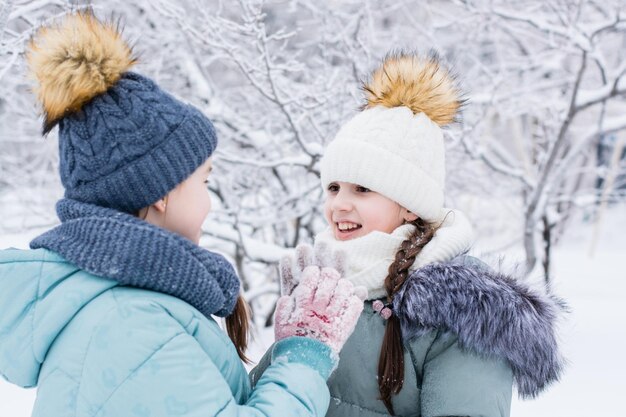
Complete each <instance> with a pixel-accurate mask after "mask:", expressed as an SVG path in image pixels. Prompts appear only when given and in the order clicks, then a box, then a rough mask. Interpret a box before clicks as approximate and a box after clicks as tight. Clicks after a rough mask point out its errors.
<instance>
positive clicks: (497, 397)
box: [250, 256, 563, 417]
mask: <svg viewBox="0 0 626 417" xmlns="http://www.w3.org/2000/svg"><path fill="white" fill-rule="evenodd" d="M562 306H563V304H562V302H561V301H560V300H558V299H556V298H553V297H548V296H544V295H541V294H538V293H536V292H534V291H532V290H530V289H529V288H526V287H525V286H524V285H522V284H520V283H519V282H517V281H515V280H514V279H512V278H511V277H508V276H505V275H501V274H497V273H495V272H494V271H493V270H490V269H489V268H487V267H485V266H484V264H482V263H480V261H477V260H475V259H474V258H470V257H466V256H464V257H458V258H456V259H454V260H452V261H450V262H446V263H439V264H431V265H427V266H425V267H423V268H421V269H419V270H417V271H415V272H414V273H413V274H412V275H411V276H410V278H409V279H408V280H407V282H406V284H405V286H404V287H403V288H402V290H401V291H400V292H399V293H398V294H397V295H396V297H395V299H394V314H397V315H398V317H399V318H400V322H401V324H402V332H403V338H404V342H405V349H404V365H405V370H404V384H403V388H402V390H401V391H400V393H398V394H397V395H394V396H393V397H392V403H393V406H394V410H395V413H396V415H397V416H406V417H408V416H412V417H418V416H422V417H435V416H437V417H442V416H483V417H508V416H509V414H510V406H511V396H512V386H513V383H515V384H516V385H517V390H518V393H519V394H520V396H522V397H533V396H535V395H537V394H538V393H539V392H540V391H541V390H542V389H543V388H544V387H545V386H546V385H547V384H549V383H550V382H553V381H555V380H557V379H558V377H559V375H560V373H561V370H562V360H561V358H560V356H559V354H558V351H557V346H556V341H555V340H556V339H555V335H554V321H555V319H556V316H557V314H558V312H559V311H560V310H561V309H562ZM384 331H385V321H384V319H383V318H381V317H380V315H379V314H378V313H376V312H375V311H373V309H372V303H371V302H367V303H366V305H365V308H364V310H363V313H362V314H361V317H360V318H359V321H358V323H357V326H356V329H355V331H354V333H353V334H352V335H351V337H350V338H349V339H348V341H347V342H346V344H345V346H344V347H343V350H342V351H341V353H340V361H339V365H338V368H337V369H336V370H335V372H334V373H333V375H331V377H330V379H329V380H328V385H329V388H330V394H331V402H330V408H329V410H328V413H327V416H332V417H335V416H337V417H339V416H341V417H356V416H359V417H375V416H387V415H389V413H388V412H387V409H386V408H385V405H384V404H383V402H382V401H381V400H379V399H378V398H379V393H378V383H377V377H376V375H377V366H378V358H379V354H380V347H381V344H382V339H383V335H384ZM268 360H269V358H268V357H264V358H263V359H262V360H261V361H260V362H259V364H258V365H257V367H256V368H255V369H254V370H253V371H252V372H251V374H250V377H251V379H252V383H253V384H255V383H256V381H257V380H258V379H259V378H260V376H261V374H262V373H263V370H264V369H265V368H266V367H267V366H268Z"/></svg>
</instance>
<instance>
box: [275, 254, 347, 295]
mask: <svg viewBox="0 0 626 417" xmlns="http://www.w3.org/2000/svg"><path fill="white" fill-rule="evenodd" d="M345 259H346V255H345V252H343V251H336V252H332V253H331V251H330V249H329V248H328V246H327V245H326V244H324V243H320V244H317V245H315V247H314V248H313V247H311V245H307V244H305V243H302V244H300V245H298V246H296V251H295V254H291V255H288V256H285V257H283V258H282V259H281V260H280V263H279V264H278V266H279V274H280V294H281V295H289V294H291V293H292V292H293V290H294V288H295V287H296V286H297V285H298V284H299V283H300V280H301V278H302V274H303V272H304V270H305V269H306V268H307V267H309V266H317V267H319V268H326V267H328V268H333V269H335V270H336V271H337V273H338V274H339V277H342V276H343V274H344V272H345Z"/></svg>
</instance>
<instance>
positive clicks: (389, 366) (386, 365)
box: [378, 218, 436, 415]
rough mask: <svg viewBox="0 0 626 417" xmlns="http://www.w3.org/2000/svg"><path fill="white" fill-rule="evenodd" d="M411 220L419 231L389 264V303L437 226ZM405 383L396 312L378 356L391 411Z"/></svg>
mask: <svg viewBox="0 0 626 417" xmlns="http://www.w3.org/2000/svg"><path fill="white" fill-rule="evenodd" d="M410 224H413V225H414V226H415V231H414V232H413V233H412V234H411V236H409V238H408V239H406V240H405V241H404V242H402V244H401V245H400V248H399V249H398V251H397V252H396V257H395V260H394V261H393V262H392V263H391V265H390V266H389V271H388V273H387V277H386V278H385V289H386V290H387V303H391V302H392V300H393V296H394V294H395V293H396V292H397V291H398V290H399V289H400V288H401V287H402V285H403V284H404V282H405V281H406V279H407V277H408V275H409V268H410V267H411V265H413V263H414V262H415V258H416V257H417V255H418V254H419V253H420V252H421V250H422V249H423V248H424V246H426V244H427V243H428V242H430V240H431V239H432V237H433V235H434V234H435V231H436V228H435V227H434V225H432V224H429V223H427V222H425V221H424V220H422V219H420V218H418V219H416V220H414V221H412V222H411V223H410ZM403 383H404V349H403V344H402V332H401V329H400V320H399V319H398V317H397V316H396V315H395V314H394V315H392V316H391V317H389V319H388V320H387V321H386V327H385V336H384V337H383V344H382V346H381V349H380V357H379V359H378V390H379V392H380V399H381V400H382V401H383V403H384V404H385V407H387V411H389V413H390V414H391V415H395V414H394V410H393V405H392V404H391V396H392V395H395V394H398V393H399V392H400V390H401V389H402V384H403Z"/></svg>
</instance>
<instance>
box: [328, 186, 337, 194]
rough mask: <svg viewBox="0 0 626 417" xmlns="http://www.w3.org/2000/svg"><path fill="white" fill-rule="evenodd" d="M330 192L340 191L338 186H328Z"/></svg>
mask: <svg viewBox="0 0 626 417" xmlns="http://www.w3.org/2000/svg"><path fill="white" fill-rule="evenodd" d="M328 191H330V192H331V193H336V192H337V191H339V186H338V185H337V184H330V185H329V186H328Z"/></svg>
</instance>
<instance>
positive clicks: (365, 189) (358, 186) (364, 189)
mask: <svg viewBox="0 0 626 417" xmlns="http://www.w3.org/2000/svg"><path fill="white" fill-rule="evenodd" d="M356 190H357V191H358V192H359V193H369V192H370V189H369V188H365V187H361V186H360V185H357V186H356Z"/></svg>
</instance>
